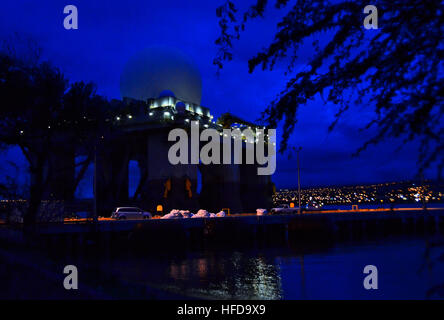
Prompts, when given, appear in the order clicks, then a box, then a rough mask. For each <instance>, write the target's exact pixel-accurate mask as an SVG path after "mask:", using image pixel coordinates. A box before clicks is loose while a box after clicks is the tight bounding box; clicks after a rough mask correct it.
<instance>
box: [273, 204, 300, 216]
mask: <svg viewBox="0 0 444 320" xmlns="http://www.w3.org/2000/svg"><path fill="white" fill-rule="evenodd" d="M298 210H299V208H295V207H293V208H290V206H289V205H288V204H282V205H280V206H279V207H277V208H272V209H271V210H270V211H271V213H272V214H290V213H298Z"/></svg>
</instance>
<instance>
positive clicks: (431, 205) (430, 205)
mask: <svg viewBox="0 0 444 320" xmlns="http://www.w3.org/2000/svg"><path fill="white" fill-rule="evenodd" d="M355 204H356V205H358V208H359V209H379V208H384V209H390V208H392V207H393V208H399V209H402V208H422V206H423V205H422V202H415V203H406V204H402V203H396V204H390V203H381V204H366V203H363V204H361V203H355ZM427 208H444V203H441V202H439V203H438V202H434V203H427ZM322 209H324V210H351V209H352V205H351V204H341V205H333V204H331V205H330V204H329V205H325V206H323V207H322Z"/></svg>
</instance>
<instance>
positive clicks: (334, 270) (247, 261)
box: [101, 239, 444, 299]
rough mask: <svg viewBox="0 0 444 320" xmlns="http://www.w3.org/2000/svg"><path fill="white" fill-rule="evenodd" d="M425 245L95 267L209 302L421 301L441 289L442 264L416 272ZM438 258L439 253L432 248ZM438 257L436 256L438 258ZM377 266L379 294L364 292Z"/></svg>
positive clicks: (148, 258)
mask: <svg viewBox="0 0 444 320" xmlns="http://www.w3.org/2000/svg"><path fill="white" fill-rule="evenodd" d="M426 248H427V241H426V240H424V239H414V240H405V239H404V240H391V241H384V242H373V243H367V244H353V245H337V246H333V247H330V248H323V249H321V248H318V249H310V250H302V251H301V250H294V249H289V248H279V249H276V248H275V249H272V248H267V249H253V250H252V249H249V250H242V251H234V252H233V251H231V252H226V251H220V250H212V251H203V252H182V253H176V254H173V255H171V254H168V253H163V254H156V255H134V254H128V255H125V256H119V257H113V258H109V259H108V260H107V261H104V260H103V259H101V264H102V266H101V268H106V269H107V270H108V271H110V272H111V273H113V274H114V275H115V276H116V277H118V278H119V279H121V280H123V281H125V282H126V283H133V284H137V285H151V286H155V287H161V288H164V289H167V290H170V291H171V290H172V291H174V292H178V293H181V294H185V295H188V296H191V297H199V298H210V299H211V298H215V299H230V298H231V299H425V298H427V291H428V290H429V289H430V288H431V287H433V286H434V285H436V284H439V283H443V284H444V268H443V264H442V263H440V264H435V265H433V266H432V267H429V268H427V264H426V268H423V269H422V271H421V268H422V267H423V265H424V263H425V262H427V260H426V259H425V258H424V254H425V250H426ZM437 250H438V251H440V252H441V253H442V252H444V247H440V248H437ZM438 253H439V252H438ZM368 264H373V265H375V266H377V268H378V272H379V289H378V290H370V291H369V290H365V289H364V287H363V284H362V283H363V280H364V277H365V275H364V274H363V269H364V267H365V265H368Z"/></svg>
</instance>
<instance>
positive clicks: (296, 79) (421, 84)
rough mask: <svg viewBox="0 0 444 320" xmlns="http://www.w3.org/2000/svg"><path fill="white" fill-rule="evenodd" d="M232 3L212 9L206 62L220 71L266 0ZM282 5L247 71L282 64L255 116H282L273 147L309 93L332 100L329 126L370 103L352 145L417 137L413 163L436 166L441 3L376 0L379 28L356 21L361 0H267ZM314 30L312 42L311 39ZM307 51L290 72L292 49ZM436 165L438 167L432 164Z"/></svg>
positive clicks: (274, 119)
mask: <svg viewBox="0 0 444 320" xmlns="http://www.w3.org/2000/svg"><path fill="white" fill-rule="evenodd" d="M235 2H236V1H226V2H225V3H224V4H223V5H221V6H220V7H219V8H218V9H217V12H216V15H217V17H218V19H219V26H220V29H221V33H220V36H219V38H218V39H217V40H216V45H217V46H218V48H219V51H218V54H217V56H216V57H215V59H214V64H215V65H216V66H217V67H218V68H219V70H220V69H222V68H223V64H224V63H225V62H226V61H229V60H231V59H232V57H233V52H232V48H233V42H234V41H235V40H238V39H239V38H240V36H241V34H242V31H243V30H244V29H245V26H246V24H247V22H248V21H249V20H251V19H255V18H258V17H263V16H264V15H265V13H266V8H267V5H268V4H270V3H271V2H272V1H268V0H255V3H254V4H253V5H252V6H251V7H249V9H248V10H247V11H246V12H244V13H243V14H241V13H240V12H238V11H237V9H236V5H235ZM273 4H274V5H275V7H276V8H278V9H282V10H286V12H285V14H284V17H283V18H282V20H281V21H280V22H279V23H278V25H277V28H278V30H277V32H276V34H275V37H274V40H273V41H272V43H270V44H269V45H268V46H267V47H266V48H265V49H263V50H261V51H260V52H258V53H257V54H256V55H255V56H254V57H252V58H251V59H250V60H249V71H250V73H252V72H253V71H254V70H255V69H256V68H258V67H260V68H262V69H263V70H271V69H273V68H274V67H275V65H276V63H278V62H282V61H284V62H287V61H290V62H288V74H290V75H291V79H290V80H289V81H288V82H287V84H286V86H285V88H283V89H282V91H281V92H280V93H279V94H278V95H277V97H276V99H275V100H274V101H272V102H271V103H270V105H269V106H268V107H267V108H266V110H265V111H264V112H263V114H262V119H263V120H264V121H266V122H267V123H268V124H270V125H273V126H275V125H276V124H277V123H278V122H280V121H283V124H284V133H283V141H282V143H281V146H280V151H284V150H285V149H286V148H287V144H288V138H289V136H290V134H291V132H292V131H293V129H294V126H295V123H296V120H297V118H296V115H297V110H298V108H299V107H300V106H301V105H304V104H306V103H307V102H308V101H310V100H313V99H314V98H315V96H316V95H317V94H321V95H322V97H325V100H327V101H328V102H332V103H334V104H336V105H338V106H339V111H338V112H337V114H336V121H334V122H333V123H332V124H331V126H330V130H332V129H333V128H334V127H335V125H336V123H337V119H339V118H340V116H341V115H342V114H343V113H344V112H345V111H347V110H348V109H349V108H351V107H353V106H356V105H359V104H363V103H365V104H369V105H372V106H374V109H375V113H376V117H375V118H374V119H371V120H369V122H368V124H367V126H366V127H365V128H367V129H368V128H370V127H374V128H376V134H375V135H374V136H373V137H372V138H371V139H369V140H367V141H365V143H363V145H362V147H361V148H359V150H357V152H356V154H359V153H360V152H361V151H362V150H364V149H365V148H366V147H367V146H369V145H370V144H376V143H379V142H380V141H382V140H384V139H387V138H390V137H401V138H403V140H404V142H407V141H412V140H419V141H420V152H419V154H420V156H419V168H420V170H423V169H424V168H427V167H429V166H430V165H431V164H432V163H437V164H438V166H439V168H440V169H442V167H443V161H444V160H443V155H444V139H443V119H442V116H443V108H444V106H443V94H444V88H443V83H444V82H443V76H442V72H443V41H442V39H443V38H442V34H443V31H444V30H443V29H444V23H443V22H444V18H443V7H442V2H441V1H438V0H428V1H424V0H402V1H401V0H390V1H388V0H387V1H384V0H383V1H378V2H376V3H374V4H375V5H376V6H377V9H378V14H379V28H378V29H377V30H366V29H365V28H364V26H363V21H364V18H365V16H366V15H365V14H364V13H363V10H364V7H365V6H366V5H367V4H368V3H367V2H364V1H347V0H342V1H341V0H339V1H323V0H312V1H300V0H297V1H289V0H275V1H273ZM319 35H321V36H322V39H325V41H322V43H320V42H319V41H318V40H316V39H317V37H318V36H319ZM310 41H312V43H311V47H310V48H311V49H313V51H314V54H313V55H312V56H311V57H310V58H309V61H307V63H306V64H307V67H306V68H303V69H302V70H299V71H296V70H295V68H294V67H295V65H296V63H298V62H299V60H298V49H300V48H302V47H303V46H307V45H308V46H309V44H308V43H307V42H310ZM440 171H441V170H440Z"/></svg>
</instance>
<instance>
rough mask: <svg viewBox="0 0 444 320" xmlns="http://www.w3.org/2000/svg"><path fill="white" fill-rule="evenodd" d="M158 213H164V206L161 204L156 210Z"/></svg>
mask: <svg viewBox="0 0 444 320" xmlns="http://www.w3.org/2000/svg"><path fill="white" fill-rule="evenodd" d="M156 211H157V212H162V211H163V206H162V205H161V204H159V205H158V206H157V208H156Z"/></svg>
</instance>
